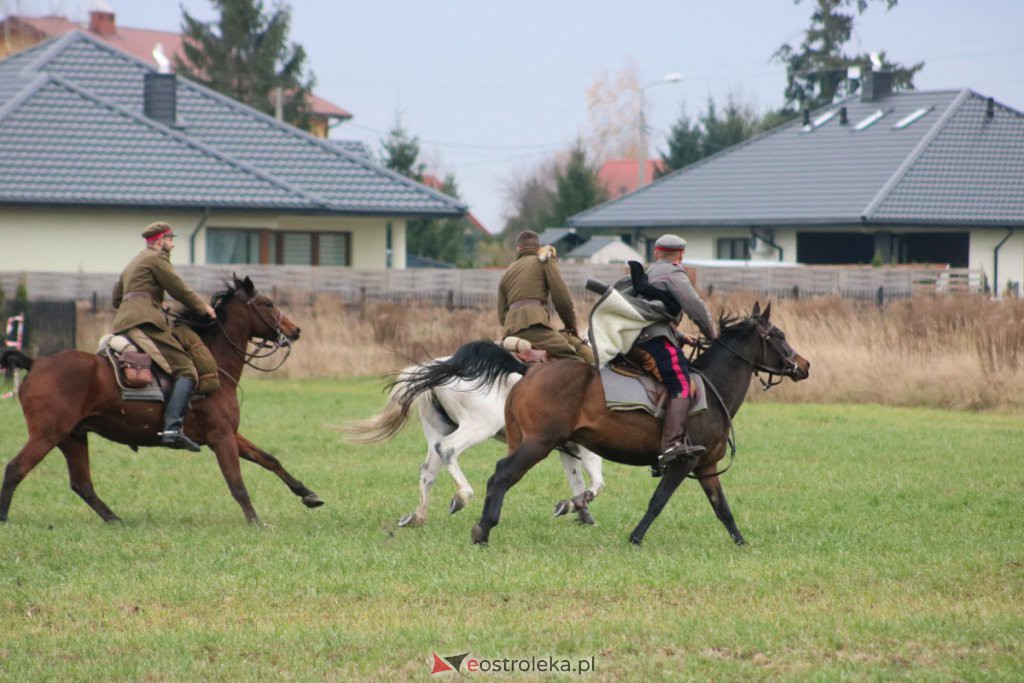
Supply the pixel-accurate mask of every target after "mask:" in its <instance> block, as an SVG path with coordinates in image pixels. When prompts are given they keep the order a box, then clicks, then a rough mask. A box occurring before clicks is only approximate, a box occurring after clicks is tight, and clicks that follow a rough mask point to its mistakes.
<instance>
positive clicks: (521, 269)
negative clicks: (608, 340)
mask: <svg viewBox="0 0 1024 683" xmlns="http://www.w3.org/2000/svg"><path fill="white" fill-rule="evenodd" d="M539 250H540V236H539V235H538V234H537V233H535V232H534V231H532V230H523V231H522V232H521V233H519V235H518V236H517V237H516V260H515V261H513V262H512V265H510V266H509V267H508V269H507V270H506V271H505V274H504V275H502V277H501V283H500V284H499V285H498V322H499V323H501V326H502V332H503V335H504V336H505V337H509V336H514V337H520V338H522V339H525V340H527V341H528V342H530V344H531V345H532V346H533V348H535V349H542V350H544V351H547V352H548V355H549V356H551V357H552V358H555V359H558V358H573V359H575V360H582V361H585V362H587V363H593V362H594V352H593V351H592V350H591V348H590V347H589V346H586V345H585V344H583V342H582V340H581V339H580V338H579V335H578V333H577V331H576V330H577V327H576V309H575V307H574V306H573V303H572V297H571V296H570V295H569V288H568V287H566V286H565V281H564V280H562V275H561V273H559V272H558V264H557V262H556V257H555V256H553V255H550V254H548V255H545V256H541V255H539V254H538V252H539ZM549 296H550V297H551V302H552V303H553V304H554V305H555V310H556V311H557V312H558V316H559V317H560V318H561V319H562V323H563V324H564V325H565V332H564V333H560V332H558V331H557V330H556V329H555V328H554V327H552V326H551V315H550V313H549V312H548V297H549Z"/></svg>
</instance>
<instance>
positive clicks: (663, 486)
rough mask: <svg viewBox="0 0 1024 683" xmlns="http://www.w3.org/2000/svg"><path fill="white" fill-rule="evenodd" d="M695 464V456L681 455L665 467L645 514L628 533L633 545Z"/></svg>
mask: <svg viewBox="0 0 1024 683" xmlns="http://www.w3.org/2000/svg"><path fill="white" fill-rule="evenodd" d="M696 464H697V458H695V457H692V458H685V457H683V458H679V459H678V460H675V461H673V462H672V463H671V464H669V466H668V467H666V468H665V474H664V476H662V478H661V481H659V482H658V487H657V488H656V489H654V495H653V496H651V501H650V502H649V503H648V504H647V512H646V514H644V517H643V519H641V520H640V523H639V524H637V525H636V528H635V529H633V533H631V534H630V535H629V540H630V542H631V543H632V544H633V545H640V544H641V543H643V542H644V536H645V535H646V534H647V530H648V529H649V528H650V527H651V524H652V523H654V520H655V519H656V518H657V517H658V515H660V514H661V511H662V510H663V509H664V508H665V505H666V504H667V503H668V500H669V498H671V497H672V494H673V493H675V491H676V489H677V488H679V485H680V484H682V483H683V479H686V475H687V474H689V473H690V472H692V471H693V468H694V466H696Z"/></svg>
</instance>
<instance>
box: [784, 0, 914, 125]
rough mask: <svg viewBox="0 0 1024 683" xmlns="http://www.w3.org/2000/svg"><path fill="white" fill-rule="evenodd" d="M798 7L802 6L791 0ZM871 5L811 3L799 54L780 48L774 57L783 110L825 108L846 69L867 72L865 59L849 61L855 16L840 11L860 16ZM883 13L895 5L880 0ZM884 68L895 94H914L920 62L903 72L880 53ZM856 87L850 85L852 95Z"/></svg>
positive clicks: (836, 0)
mask: <svg viewBox="0 0 1024 683" xmlns="http://www.w3.org/2000/svg"><path fill="white" fill-rule="evenodd" d="M795 1H796V2H798V3H799V2H800V1H801V0H795ZM869 1H870V0H814V2H815V4H816V7H815V9H814V12H813V13H812V14H811V24H810V26H808V28H807V30H806V31H805V33H804V40H803V42H802V43H801V44H800V46H799V47H798V48H793V47H791V46H790V45H788V44H787V45H783V46H782V47H780V48H779V49H778V50H777V51H776V52H775V55H774V59H775V60H776V61H779V62H782V63H784V64H785V65H786V91H785V94H786V106H787V107H788V108H795V109H800V108H803V107H806V108H809V109H814V108H817V107H820V106H823V105H826V104H828V103H830V102H832V100H833V99H834V98H835V97H836V94H837V93H839V91H840V88H841V86H842V85H843V84H844V83H845V82H846V80H847V69H848V68H849V67H851V66H859V67H861V68H862V69H870V68H871V58H870V55H869V54H867V53H862V54H855V55H849V54H846V53H845V52H844V51H843V46H844V45H845V44H846V43H847V42H849V40H850V37H851V36H852V35H853V25H854V21H855V19H856V15H855V14H853V13H852V12H850V11H846V12H844V11H843V9H844V8H850V7H851V6H855V7H856V13H857V14H863V13H864V11H865V10H866V9H867V7H868V4H869ZM879 1H880V2H884V3H885V5H886V9H887V10H889V9H892V8H893V7H895V6H896V3H897V2H898V0H879ZM879 58H880V59H881V61H882V68H883V69H885V70H886V71H891V72H892V74H893V88H894V89H896V90H912V89H913V88H914V74H916V73H917V72H918V71H920V70H921V69H922V68H923V67H924V62H918V63H917V64H914V65H913V66H909V67H906V66H903V65H901V64H897V63H895V62H890V61H889V60H888V59H887V58H886V57H885V53H884V52H881V53H879ZM856 89H857V85H856V84H855V83H854V84H852V85H851V88H850V91H849V92H850V93H852V92H854V91H856Z"/></svg>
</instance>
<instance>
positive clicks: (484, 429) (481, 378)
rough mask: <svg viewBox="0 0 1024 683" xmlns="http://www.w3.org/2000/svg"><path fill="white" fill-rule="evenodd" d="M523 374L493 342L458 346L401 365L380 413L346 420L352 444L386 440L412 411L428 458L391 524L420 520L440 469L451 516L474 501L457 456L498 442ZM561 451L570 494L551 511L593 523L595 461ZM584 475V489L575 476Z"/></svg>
mask: <svg viewBox="0 0 1024 683" xmlns="http://www.w3.org/2000/svg"><path fill="white" fill-rule="evenodd" d="M525 372H526V365H524V364H523V363H522V362H521V361H520V360H519V359H518V358H516V357H515V356H514V355H513V354H511V353H509V352H508V351H506V350H505V349H503V348H502V347H501V346H500V345H499V344H496V343H495V342H492V341H487V340H482V341H475V342H469V343H468V344H464V345H463V346H462V347H461V348H459V350H458V351H456V352H455V354H454V355H452V356H449V357H447V358H439V359H437V360H433V361H430V362H428V363H422V364H420V365H413V366H410V367H407V368H405V369H404V370H402V371H401V372H400V373H398V375H397V376H396V378H395V380H394V382H393V383H392V386H391V392H390V394H389V395H388V402H387V405H385V406H384V408H383V409H382V410H381V411H380V412H379V413H377V414H376V415H374V416H373V417H371V418H369V419H366V420H360V421H357V422H353V423H351V424H349V425H348V427H347V430H346V431H348V433H349V434H350V437H349V438H350V439H351V440H352V441H355V442H357V443H380V442H383V441H388V440H390V439H391V438H392V437H394V436H395V434H397V433H398V431H399V430H401V428H402V427H403V426H404V425H405V422H406V420H408V418H409V412H410V410H411V409H412V407H413V406H415V407H416V409H417V410H418V411H419V415H420V422H421V423H422V425H423V436H424V437H425V438H426V441H427V457H426V460H425V461H424V462H423V464H422V465H420V477H419V487H420V504H419V506H418V507H417V508H416V510H415V511H414V512H411V513H409V514H407V515H405V516H404V517H402V518H401V519H400V520H399V522H398V526H418V525H421V524H424V523H425V522H426V521H427V505H428V503H429V501H430V490H431V488H433V486H434V482H435V481H436V480H437V475H438V472H439V471H440V470H441V466H442V465H443V466H445V467H446V468H447V469H448V472H449V473H450V474H451V475H452V478H453V479H455V484H456V486H457V490H456V493H455V497H454V498H452V501H451V503H450V504H449V506H448V512H449V513H451V514H454V513H456V512H458V511H459V510H461V509H462V508H464V507H465V506H466V503H467V502H469V499H470V498H472V497H473V487H472V486H471V485H470V483H469V480H468V479H466V475H465V474H463V472H462V468H460V467H459V456H460V455H462V453H463V452H465V451H466V450H468V449H470V448H472V447H473V446H476V445H477V444H480V443H483V442H484V441H486V440H487V439H491V438H495V439H498V440H501V441H504V437H505V400H506V399H507V398H508V394H509V391H511V390H512V387H513V386H514V385H515V384H516V382H518V381H519V380H520V379H522V377H523V373H525ZM566 450H567V451H568V452H562V453H561V456H562V467H563V468H564V469H565V476H566V479H568V481H569V488H570V489H571V490H572V492H573V497H572V498H570V499H567V500H562V501H560V502H559V503H558V504H557V505H556V506H555V516H561V515H564V514H567V513H569V512H576V513H577V515H578V517H579V521H580V522H583V523H585V524H593V523H594V518H593V517H592V516H591V515H590V512H589V510H588V509H587V503H589V502H590V501H591V500H593V499H594V498H596V497H597V495H598V494H599V493H600V492H601V489H602V488H604V477H603V476H602V474H601V458H599V457H598V456H597V455H595V454H594V453H592V452H591V451H589V450H587V449H585V448H583V447H582V446H578V445H576V444H572V443H570V444H567V445H566ZM581 465H582V468H583V469H584V470H586V472H587V475H588V477H589V478H590V488H587V486H586V483H585V482H584V479H583V474H582V472H581V471H580V466H581Z"/></svg>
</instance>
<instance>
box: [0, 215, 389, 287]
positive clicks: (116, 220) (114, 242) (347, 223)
mask: <svg viewBox="0 0 1024 683" xmlns="http://www.w3.org/2000/svg"><path fill="white" fill-rule="evenodd" d="M201 219H202V212H201V211H198V210H153V209H101V208H97V209H91V208H60V207H11V206H0V270H6V271H56V272H92V273H116V272H120V271H121V269H122V268H124V265H125V264H126V263H127V262H128V261H129V260H130V259H131V258H132V257H133V256H134V255H135V254H136V253H138V251H139V249H141V248H142V247H143V246H145V245H144V242H143V240H142V238H141V237H140V236H139V234H140V233H141V232H142V229H143V228H144V227H145V226H146V225H148V224H149V223H152V222H153V221H157V220H162V221H166V222H168V223H170V224H171V225H173V226H174V228H175V232H177V234H178V238H177V240H175V242H176V244H175V250H174V253H173V255H172V260H173V261H174V263H177V264H181V265H186V264H189V263H190V262H191V261H190V242H191V241H192V239H191V238H192V235H193V232H194V231H195V229H196V227H197V226H199V225H200V221H201ZM389 221H390V222H391V224H392V252H393V255H392V267H394V268H404V267H405V220H404V219H396V218H391V219H388V218H385V217H348V216H299V215H290V214H277V213H264V212H239V211H217V210H214V211H212V212H211V213H210V215H209V217H208V218H207V220H206V222H205V226H204V227H203V228H201V229H200V230H199V232H198V233H197V234H195V240H194V252H195V254H194V257H195V260H194V263H196V264H205V263H206V262H207V261H206V256H207V254H206V251H207V239H206V238H207V229H209V228H236V229H237V228H246V229H267V230H273V231H292V230H294V231H316V232H348V233H350V234H351V247H352V255H351V264H352V266H353V267H356V268H384V267H385V266H386V261H387V255H386V240H387V223H388V222H389Z"/></svg>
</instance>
